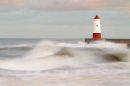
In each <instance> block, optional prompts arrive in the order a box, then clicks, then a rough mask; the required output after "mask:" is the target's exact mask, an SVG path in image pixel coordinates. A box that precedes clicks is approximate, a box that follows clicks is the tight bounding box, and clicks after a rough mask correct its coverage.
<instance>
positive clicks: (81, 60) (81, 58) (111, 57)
mask: <svg viewBox="0 0 130 86" xmlns="http://www.w3.org/2000/svg"><path fill="white" fill-rule="evenodd" d="M108 45H109V46H108ZM91 48H95V49H96V48H97V50H98V48H99V49H101V50H102V51H101V52H100V53H95V52H93V53H87V52H86V49H88V50H89V49H91ZM109 48H111V49H113V50H119V49H120V50H122V49H123V50H126V49H127V48H126V44H116V43H112V42H107V41H98V42H97V41H96V42H92V43H89V44H85V43H81V42H80V43H77V44H67V43H55V42H52V41H42V42H40V43H38V44H37V45H36V47H35V48H34V49H33V50H31V51H30V52H29V53H28V54H27V55H25V56H23V58H20V59H12V60H1V61H0V68H3V69H10V70H49V69H56V68H64V67H82V66H85V65H90V64H99V63H108V62H114V61H115V62H117V61H129V56H130V55H129V53H124V52H123V53H122V52H120V53H117V52H116V53H115V52H114V53H113V52H109V53H107V52H104V51H105V50H104V49H109ZM124 56H125V60H124ZM115 58H119V60H117V59H115Z"/></svg>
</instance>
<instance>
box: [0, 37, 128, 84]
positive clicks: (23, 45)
mask: <svg viewBox="0 0 130 86" xmlns="http://www.w3.org/2000/svg"><path fill="white" fill-rule="evenodd" d="M0 68H1V69H0V86H65V85H69V86H109V85H118V86H119V85H120V86H122V85H125V86H126V85H128V86H129V84H130V83H129V81H130V80H129V78H130V75H129V74H130V70H129V49H128V47H127V44H122V43H113V42H109V41H105V40H102V41H93V42H90V43H85V42H84V39H0Z"/></svg>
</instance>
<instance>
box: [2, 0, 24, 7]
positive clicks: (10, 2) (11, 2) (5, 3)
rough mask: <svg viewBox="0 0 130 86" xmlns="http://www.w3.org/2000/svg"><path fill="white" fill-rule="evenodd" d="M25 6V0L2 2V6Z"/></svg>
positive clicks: (4, 0) (3, 0)
mask: <svg viewBox="0 0 130 86" xmlns="http://www.w3.org/2000/svg"><path fill="white" fill-rule="evenodd" d="M10 5H15V6H23V5H24V1H23V0H0V6H10Z"/></svg>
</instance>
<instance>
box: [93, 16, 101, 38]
mask: <svg viewBox="0 0 130 86" xmlns="http://www.w3.org/2000/svg"><path fill="white" fill-rule="evenodd" d="M93 38H95V39H100V38H101V25H100V18H99V16H98V15H96V16H95V18H94V30H93Z"/></svg>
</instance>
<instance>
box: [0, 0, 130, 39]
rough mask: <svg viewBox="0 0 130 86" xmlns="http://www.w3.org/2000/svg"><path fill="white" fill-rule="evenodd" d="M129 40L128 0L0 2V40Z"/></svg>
mask: <svg viewBox="0 0 130 86" xmlns="http://www.w3.org/2000/svg"><path fill="white" fill-rule="evenodd" d="M95 15H99V16H100V18H101V29H102V36H103V38H130V0H0V38H91V37H92V31H93V18H94V17H95Z"/></svg>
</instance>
